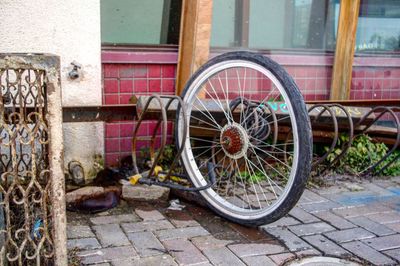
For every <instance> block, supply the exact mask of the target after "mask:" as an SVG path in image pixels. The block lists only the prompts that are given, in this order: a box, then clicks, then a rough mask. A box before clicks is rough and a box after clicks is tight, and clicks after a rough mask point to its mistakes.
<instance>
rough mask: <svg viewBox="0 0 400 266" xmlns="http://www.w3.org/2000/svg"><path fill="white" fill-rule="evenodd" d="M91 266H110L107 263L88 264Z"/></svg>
mask: <svg viewBox="0 0 400 266" xmlns="http://www.w3.org/2000/svg"><path fill="white" fill-rule="evenodd" d="M90 265H91V266H95V265H96V266H110V265H111V264H110V263H108V262H104V263H96V264H90Z"/></svg>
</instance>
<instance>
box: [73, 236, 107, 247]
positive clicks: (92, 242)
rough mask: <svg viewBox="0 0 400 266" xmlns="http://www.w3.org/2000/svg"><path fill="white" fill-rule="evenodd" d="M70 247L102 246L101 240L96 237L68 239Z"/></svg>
mask: <svg viewBox="0 0 400 266" xmlns="http://www.w3.org/2000/svg"><path fill="white" fill-rule="evenodd" d="M67 247H68V249H73V248H75V247H76V248H78V249H96V248H101V246H100V244H99V242H98V241H97V239H96V238H94V237H91V238H76V239H68V241H67Z"/></svg>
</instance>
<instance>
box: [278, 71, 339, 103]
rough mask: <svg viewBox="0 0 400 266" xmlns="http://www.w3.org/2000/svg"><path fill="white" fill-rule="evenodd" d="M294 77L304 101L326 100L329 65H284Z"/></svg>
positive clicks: (328, 91)
mask: <svg viewBox="0 0 400 266" xmlns="http://www.w3.org/2000/svg"><path fill="white" fill-rule="evenodd" d="M284 67H285V69H286V71H287V72H288V73H289V74H290V75H291V76H292V77H293V78H294V81H295V82H296V84H297V86H298V87H299V89H300V90H301V92H302V94H303V97H304V99H305V100H306V101H313V100H328V99H329V94H330V87H331V77H332V67H330V66H284Z"/></svg>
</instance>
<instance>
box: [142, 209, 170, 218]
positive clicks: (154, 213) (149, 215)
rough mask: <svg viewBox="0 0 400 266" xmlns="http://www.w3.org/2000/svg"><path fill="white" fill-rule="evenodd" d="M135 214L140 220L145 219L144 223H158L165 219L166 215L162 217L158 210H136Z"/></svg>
mask: <svg viewBox="0 0 400 266" xmlns="http://www.w3.org/2000/svg"><path fill="white" fill-rule="evenodd" d="M135 212H136V214H137V215H138V216H139V217H140V218H142V219H143V221H158V220H164V219H165V217H164V215H162V214H161V213H160V212H159V211H157V210H151V211H146V210H141V209H136V210H135Z"/></svg>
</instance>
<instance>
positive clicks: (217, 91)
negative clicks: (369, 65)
mask: <svg viewBox="0 0 400 266" xmlns="http://www.w3.org/2000/svg"><path fill="white" fill-rule="evenodd" d="M182 98H183V101H184V105H185V108H186V117H183V115H182V112H180V111H179V110H178V112H177V121H176V127H175V128H176V141H177V145H178V146H179V147H181V145H184V150H183V153H182V155H181V159H182V163H183V165H184V168H185V170H186V172H187V174H188V175H189V177H190V179H191V181H192V183H193V185H194V186H196V187H200V186H204V185H206V184H207V181H208V180H209V179H210V175H212V174H213V175H215V176H216V180H217V182H216V183H215V184H214V186H212V187H211V188H209V189H206V190H203V191H201V192H200V194H201V195H202V196H203V197H204V199H205V200H206V201H207V203H208V204H209V206H210V208H211V209H213V210H214V211H216V212H217V213H218V214H220V215H221V216H223V217H225V218H227V219H229V220H232V221H234V222H237V223H241V224H246V225H253V226H256V225H261V224H266V223H271V222H273V221H275V220H277V219H279V218H280V217H282V216H284V215H285V214H286V213H288V212H289V210H290V209H291V208H292V207H293V206H294V205H295V204H296V202H297V201H298V199H299V198H300V196H301V194H302V192H303V190H304V187H305V184H306V181H307V178H308V176H309V173H310V163H311V158H312V157H311V154H312V153H311V149H312V137H311V127H310V121H309V117H308V114H307V110H306V106H305V104H304V101H303V98H302V96H301V94H300V92H299V90H298V88H297V86H296V84H295V83H294V81H293V79H292V78H291V77H290V76H289V75H288V74H287V72H286V71H285V70H284V69H283V68H282V67H281V66H280V65H279V64H277V63H276V62H274V61H272V60H271V59H268V58H266V57H264V56H262V55H260V54H256V53H251V52H231V53H226V54H223V55H220V56H217V57H215V58H213V59H211V60H210V61H209V62H207V63H206V64H205V65H203V66H202V67H201V68H200V69H199V70H198V71H197V72H196V73H195V74H194V75H193V76H192V77H191V78H190V80H189V81H188V82H187V84H186V86H185V89H184V91H183V94H182ZM183 119H187V126H188V127H189V128H188V132H189V133H188V136H187V137H186V139H184V140H183V139H182V137H183V136H182V132H183V126H184V123H183ZM285 132H286V133H288V132H290V134H291V139H292V141H290V142H288V141H287V139H286V136H285ZM285 140H286V141H285ZM210 166H211V167H210Z"/></svg>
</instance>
